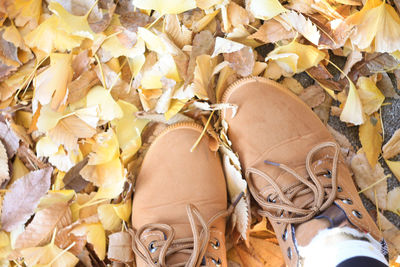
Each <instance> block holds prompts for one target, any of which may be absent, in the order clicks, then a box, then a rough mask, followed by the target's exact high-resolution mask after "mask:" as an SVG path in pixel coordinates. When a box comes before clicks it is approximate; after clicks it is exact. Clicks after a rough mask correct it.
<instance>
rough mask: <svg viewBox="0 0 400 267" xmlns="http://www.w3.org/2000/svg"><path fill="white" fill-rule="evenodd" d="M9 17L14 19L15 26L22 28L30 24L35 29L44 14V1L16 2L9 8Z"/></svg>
mask: <svg viewBox="0 0 400 267" xmlns="http://www.w3.org/2000/svg"><path fill="white" fill-rule="evenodd" d="M7 11H8V13H9V14H8V15H9V16H10V18H13V19H14V23H15V25H17V26H19V27H22V26H25V25H26V24H28V27H29V28H30V29H34V28H35V27H36V26H37V25H38V23H39V19H40V14H41V12H42V0H15V1H13V3H12V4H11V5H9V6H8V8H7Z"/></svg>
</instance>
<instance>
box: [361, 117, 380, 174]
mask: <svg viewBox="0 0 400 267" xmlns="http://www.w3.org/2000/svg"><path fill="white" fill-rule="evenodd" d="M359 137H360V142H361V145H362V147H363V150H364V152H365V155H366V157H367V159H368V162H369V164H370V165H371V167H372V166H375V165H376V163H377V162H378V157H379V155H380V153H381V150H382V142H383V138H382V125H381V119H380V116H379V114H378V113H374V114H372V115H371V116H370V117H369V118H367V119H366V121H365V123H364V124H362V125H361V126H360V128H359Z"/></svg>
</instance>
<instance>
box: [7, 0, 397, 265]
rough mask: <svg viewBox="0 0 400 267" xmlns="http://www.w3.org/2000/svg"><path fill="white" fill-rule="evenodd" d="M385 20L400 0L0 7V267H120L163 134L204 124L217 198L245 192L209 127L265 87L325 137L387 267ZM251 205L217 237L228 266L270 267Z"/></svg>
mask: <svg viewBox="0 0 400 267" xmlns="http://www.w3.org/2000/svg"><path fill="white" fill-rule="evenodd" d="M399 11H400V2H399V1H398V0H389V1H381V0H363V1H361V0H318V1H317V0H291V1H279V0H246V1H244V0H231V1H230V0H168V1H162V0H119V1H115V0H97V1H95V0H2V1H1V2H0V101H1V102H0V109H1V114H0V139H1V142H0V185H1V191H0V193H1V194H0V200H1V203H0V204H1V207H2V208H1V216H0V220H1V221H0V223H1V229H0V263H1V265H2V266H23V265H26V266H37V265H40V266H75V265H77V264H80V265H83V266H105V265H107V264H112V265H114V266H119V265H124V264H128V265H132V264H133V254H132V250H131V248H130V246H131V236H130V235H129V233H128V231H127V230H128V229H129V227H130V216H131V202H132V196H133V197H134V184H135V176H136V175H137V173H138V170H139V168H140V164H141V161H142V159H143V156H144V154H145V152H146V149H147V148H148V147H149V145H150V144H151V142H152V141H153V140H154V138H155V136H156V135H157V133H159V132H160V131H161V130H163V129H164V128H165V127H167V125H169V124H173V123H176V122H181V121H196V122H198V123H200V124H203V125H204V126H205V128H206V129H207V131H206V133H204V134H209V135H212V136H213V137H214V138H215V139H216V140H218V141H219V148H220V152H221V157H222V158H223V162H224V168H225V173H226V177H227V179H228V181H229V185H230V186H229V196H230V198H231V199H235V198H236V196H237V195H238V194H240V193H241V192H243V191H244V192H247V191H246V182H245V181H244V180H243V179H242V175H241V171H240V170H241V169H240V163H239V159H238V158H237V156H236V155H235V153H233V151H232V150H231V149H230V146H229V145H230V142H229V139H228V138H227V136H226V129H227V128H226V127H227V126H226V123H225V122H224V121H222V120H221V119H220V117H219V112H220V111H221V110H223V109H226V108H232V109H235V108H236V107H235V106H233V105H230V104H229V103H228V104H221V103H220V100H221V96H222V94H223V92H224V91H225V89H226V88H227V87H228V86H229V85H230V84H232V83H233V82H235V81H236V80H238V79H240V78H242V77H248V76H263V77H266V78H269V79H273V80H276V81H278V82H279V83H281V84H283V85H284V86H286V87H288V88H289V89H290V90H292V91H293V92H294V93H295V94H297V95H298V96H299V97H300V98H301V99H302V100H303V101H304V102H305V103H306V104H307V105H309V106H310V108H312V109H313V110H314V112H315V113H316V114H317V115H318V116H319V117H320V118H321V120H322V121H323V122H324V123H325V124H327V126H328V128H329V129H330V131H331V132H332V134H333V135H334V137H335V138H336V139H337V141H338V143H339V144H340V145H341V147H342V152H343V155H344V156H345V158H346V162H347V164H348V165H349V167H350V168H351V169H352V171H353V173H354V179H355V182H356V183H357V185H358V187H359V189H360V194H361V195H362V197H363V199H364V200H365V204H366V206H367V208H368V209H369V211H370V213H371V215H372V216H373V218H375V219H376V221H377V224H378V226H379V227H380V229H381V230H382V231H383V233H384V236H385V238H386V240H387V242H388V243H389V248H390V259H391V264H392V265H393V266H398V265H399V264H400V263H399V262H397V263H396V259H397V260H398V259H399V258H398V255H399V253H400V231H399V230H398V228H397V227H399V226H400V217H399V215H400V206H399V205H400V186H399V184H400V183H399V180H400V162H399V159H400V157H399V153H400V129H399V128H400V122H399V114H400V104H399V98H400V96H399V95H398V92H399V88H400V16H399ZM282 108H283V109H284V108H285V107H284V106H282ZM199 138H201V136H199ZM193 149H196V144H193ZM249 200H250V197H249V196H248V195H247V197H246V199H242V200H241V201H240V202H239V204H238V206H237V207H236V210H235V212H234V214H233V216H232V218H231V220H230V223H229V225H230V226H231V228H230V229H229V231H228V233H229V236H228V249H229V251H228V258H229V264H230V266H281V265H283V259H282V256H281V252H280V249H279V247H278V245H277V241H276V238H275V235H274V233H273V231H272V229H271V228H270V227H269V225H268V223H267V222H266V221H265V219H264V220H263V219H261V218H259V217H258V216H257V214H256V212H255V210H256V206H255V205H253V204H250V203H253V202H250V201H249ZM243 263H246V265H244V264H243Z"/></svg>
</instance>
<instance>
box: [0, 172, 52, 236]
mask: <svg viewBox="0 0 400 267" xmlns="http://www.w3.org/2000/svg"><path fill="white" fill-rule="evenodd" d="M52 171H53V168H51V167H49V168H45V169H41V170H37V171H32V172H30V173H28V174H27V175H25V176H24V177H22V178H20V179H18V180H17V181H15V182H14V183H13V184H12V185H11V187H10V189H9V191H8V192H7V193H6V194H5V196H4V200H3V211H2V214H1V226H2V228H3V229H4V230H6V231H8V232H11V231H12V230H15V229H16V228H18V226H20V225H21V224H23V223H25V222H26V221H27V220H28V219H29V217H30V216H31V215H32V214H33V212H34V211H35V208H36V206H37V205H38V204H39V200H40V198H41V197H42V196H44V195H45V194H46V192H47V190H48V189H49V188H50V178H51V173H52Z"/></svg>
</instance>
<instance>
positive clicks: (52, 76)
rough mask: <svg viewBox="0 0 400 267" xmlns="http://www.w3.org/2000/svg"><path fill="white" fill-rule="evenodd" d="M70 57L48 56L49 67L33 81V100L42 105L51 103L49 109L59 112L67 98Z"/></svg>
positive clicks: (64, 55)
mask: <svg viewBox="0 0 400 267" xmlns="http://www.w3.org/2000/svg"><path fill="white" fill-rule="evenodd" d="M71 63H72V55H71V54H60V53H52V54H50V67H49V68H48V69H46V70H45V71H43V72H42V73H40V74H39V75H38V76H37V77H36V79H35V81H34V84H35V85H36V86H35V99H37V101H39V102H40V104H42V105H47V104H49V103H50V102H51V108H52V109H54V110H59V109H60V110H61V109H62V107H63V106H64V105H65V102H66V97H67V85H68V83H69V82H70V81H71V79H72V75H73V74H72V67H71Z"/></svg>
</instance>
